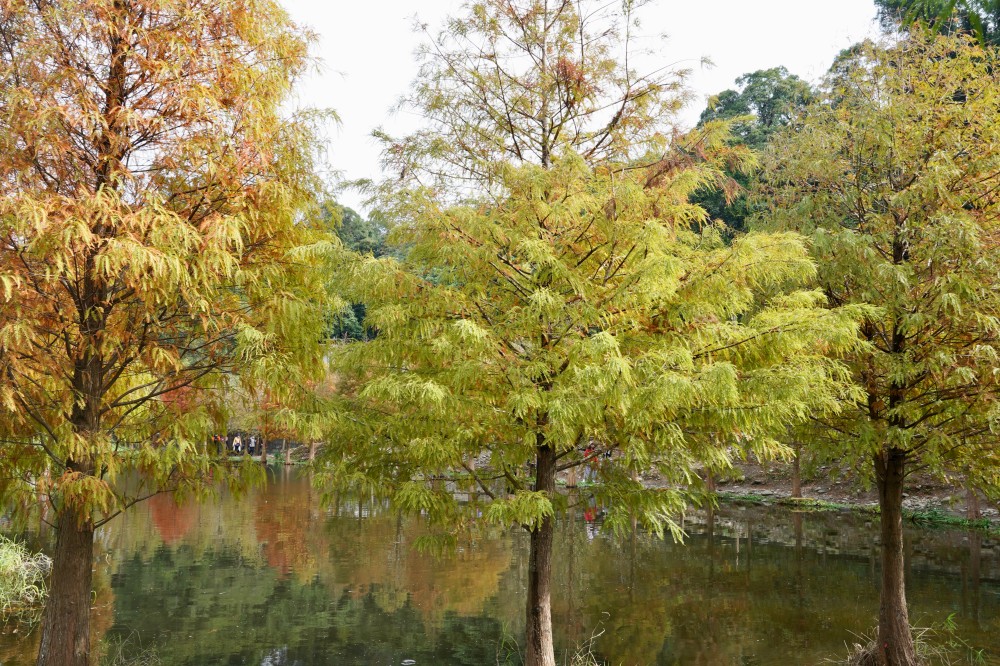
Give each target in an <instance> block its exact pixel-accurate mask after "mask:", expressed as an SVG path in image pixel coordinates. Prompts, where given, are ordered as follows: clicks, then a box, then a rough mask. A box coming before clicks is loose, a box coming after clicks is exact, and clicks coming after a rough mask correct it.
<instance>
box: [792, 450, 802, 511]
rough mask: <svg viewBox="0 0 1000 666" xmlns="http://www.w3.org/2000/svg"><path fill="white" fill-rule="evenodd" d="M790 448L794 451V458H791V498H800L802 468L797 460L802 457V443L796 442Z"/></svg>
mask: <svg viewBox="0 0 1000 666" xmlns="http://www.w3.org/2000/svg"><path fill="white" fill-rule="evenodd" d="M792 448H794V449H795V457H794V458H792V497H796V498H798V497H802V467H801V465H800V463H799V458H800V457H801V456H802V442H799V441H796V442H795V443H794V444H793V445H792Z"/></svg>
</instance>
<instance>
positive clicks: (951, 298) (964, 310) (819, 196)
mask: <svg viewBox="0 0 1000 666" xmlns="http://www.w3.org/2000/svg"><path fill="white" fill-rule="evenodd" d="M998 83H1000V81H998V79H997V63H996V55H995V53H994V52H993V51H992V50H990V49H984V48H981V47H979V46H977V45H976V44H975V43H974V40H973V38H972V37H971V36H970V35H959V36H950V37H935V36H933V35H930V34H928V33H926V32H924V31H917V30H915V31H913V32H912V34H911V35H910V37H909V38H908V39H906V40H903V41H901V42H900V43H898V44H896V45H894V46H890V47H880V46H877V45H874V44H870V43H866V44H863V45H860V46H859V47H858V48H857V49H856V52H855V53H854V55H853V57H852V58H850V59H848V60H845V61H843V62H842V63H841V67H839V68H838V70H837V71H836V72H835V73H834V75H833V76H832V77H831V78H830V83H829V87H828V89H827V90H826V91H825V93H826V99H825V103H822V104H816V105H813V106H811V107H809V108H808V109H807V110H806V111H805V113H804V115H803V116H802V118H801V120H800V121H799V122H798V123H797V127H796V130H795V131H794V132H787V133H785V134H784V135H782V136H781V137H780V138H778V139H776V140H775V142H774V144H773V146H772V147H771V149H770V150H769V153H768V157H767V159H766V167H767V168H766V176H765V179H764V182H763V186H762V190H761V193H762V198H763V200H764V201H766V202H769V203H768V204H767V205H768V209H767V211H766V213H764V215H763V218H764V219H765V220H766V221H767V222H768V223H769V224H770V225H773V228H777V229H781V230H797V231H800V232H802V233H805V234H808V235H809V237H810V246H811V248H812V253H813V256H814V257H815V259H816V261H817V265H818V267H819V273H818V279H819V284H820V285H821V286H822V288H823V289H824V291H825V293H826V295H827V297H828V298H829V302H830V303H831V304H833V305H837V304H847V303H868V304H871V305H874V306H876V307H878V308H879V314H878V315H877V316H873V317H870V318H868V319H867V320H866V321H865V322H864V324H863V326H862V329H861V331H862V335H863V336H864V338H865V340H866V341H867V346H866V348H865V350H864V351H863V353H860V354H858V355H856V356H855V357H854V359H853V361H852V367H853V372H854V376H855V380H856V382H857V383H858V385H859V386H860V387H862V389H863V390H864V392H865V398H864V399H863V400H860V401H858V402H857V403H855V404H854V405H852V406H851V408H850V409H847V410H845V411H844V412H842V413H841V414H840V415H839V417H838V418H836V419H823V418H820V419H818V421H819V422H820V423H822V424H824V425H825V429H823V430H822V431H821V436H822V437H824V438H825V441H827V442H831V443H834V445H833V447H832V448H831V449H830V454H831V455H832V456H835V457H837V458H838V459H840V460H842V461H847V462H848V464H850V465H852V466H853V468H854V469H855V470H857V471H858V472H860V473H861V474H863V475H865V476H867V478H869V479H871V478H874V480H875V481H876V484H877V485H878V487H879V492H880V505H881V507H882V514H881V520H882V529H883V539H882V543H883V591H882V613H881V616H880V629H879V631H880V639H879V645H883V646H888V647H885V649H884V653H883V654H881V655H880V659H881V660H882V661H880V663H891V664H907V665H908V664H912V663H913V654H912V650H913V645H912V640H911V639H910V636H909V625H908V624H907V618H906V608H905V598H904V597H903V583H902V568H901V567H902V550H901V548H902V536H901V523H900V521H901V514H900V511H901V503H902V493H903V486H904V479H905V476H906V474H908V473H909V471H911V470H913V469H914V468H919V469H922V470H924V471H925V472H930V473H933V474H937V475H939V476H942V477H944V478H952V479H954V478H960V479H965V480H966V481H967V482H968V483H970V484H972V485H974V486H978V487H980V488H983V489H986V490H987V491H989V492H991V493H995V492H997V490H998V489H1000V487H998V482H1000V467H998V463H1000V457H998V452H997V448H996V446H995V427H996V424H997V417H998V416H1000V411H998V409H997V405H998V401H997V398H998V397H1000V383H998V382H1000V377H998V375H997V372H996V367H997V358H998V355H1000V284H998V282H997V276H998V274H1000V265H998V255H997V241H998V234H1000V227H998V224H997V220H998V219H1000V199H998V197H997V192H998V191H1000V190H998V188H1000V155H998V154H997V151H996V150H995V146H996V144H997V142H998V141H1000V127H998V125H997V123H996V122H995V117H996V109H997V108H998V104H1000V85H998ZM820 441H824V439H821V440H820Z"/></svg>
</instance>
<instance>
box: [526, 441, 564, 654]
mask: <svg viewBox="0 0 1000 666" xmlns="http://www.w3.org/2000/svg"><path fill="white" fill-rule="evenodd" d="M555 489H556V452H555V450H553V449H552V448H551V447H550V446H548V445H547V444H542V445H541V446H539V447H538V454H537V464H536V467H535V490H536V491H544V492H546V493H548V494H549V496H552V495H553V494H554V493H555ZM529 533H530V534H531V545H530V551H529V556H528V600H527V606H528V607H527V618H526V619H527V623H526V624H525V658H524V666H556V652H555V646H554V644H553V642H552V596H551V585H552V541H553V537H554V535H555V525H554V522H553V519H552V518H551V517H546V518H545V519H544V520H542V521H541V523H540V524H539V525H537V526H536V527H535V528H534V529H531V530H529Z"/></svg>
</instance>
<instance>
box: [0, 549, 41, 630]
mask: <svg viewBox="0 0 1000 666" xmlns="http://www.w3.org/2000/svg"><path fill="white" fill-rule="evenodd" d="M51 569H52V560H51V559H50V558H49V557H48V556H47V555H44V554H42V553H31V552H30V551H29V550H28V549H27V548H25V547H24V545H23V544H20V543H17V542H16V541H12V540H10V539H7V538H5V537H0V617H3V618H7V617H10V616H12V615H17V614H19V613H21V612H23V611H30V610H31V609H37V608H39V607H40V606H41V604H42V602H43V601H44V600H45V596H46V592H47V590H46V587H45V580H46V578H47V576H48V575H49V571H50V570H51Z"/></svg>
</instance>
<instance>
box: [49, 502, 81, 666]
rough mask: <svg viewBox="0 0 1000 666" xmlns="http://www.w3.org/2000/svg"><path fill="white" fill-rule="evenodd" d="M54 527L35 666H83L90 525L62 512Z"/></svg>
mask: <svg viewBox="0 0 1000 666" xmlns="http://www.w3.org/2000/svg"><path fill="white" fill-rule="evenodd" d="M57 527H58V530H59V533H58V535H57V537H56V552H55V555H54V557H53V558H52V577H51V579H50V582H49V597H48V601H47V602H46V604H45V615H44V618H43V620H42V640H41V646H40V647H39V650H38V662H37V666H87V664H88V663H89V659H90V591H91V583H92V566H93V556H94V525H93V522H91V521H90V520H89V519H88V520H87V521H85V522H84V523H82V524H81V523H78V522H77V517H76V515H75V512H74V511H72V510H70V509H64V510H63V511H61V512H60V514H59V518H58V524H57Z"/></svg>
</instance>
